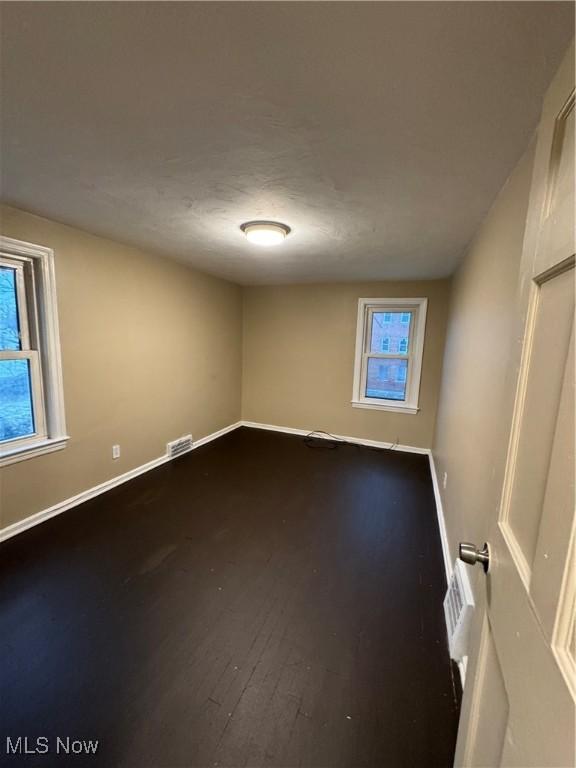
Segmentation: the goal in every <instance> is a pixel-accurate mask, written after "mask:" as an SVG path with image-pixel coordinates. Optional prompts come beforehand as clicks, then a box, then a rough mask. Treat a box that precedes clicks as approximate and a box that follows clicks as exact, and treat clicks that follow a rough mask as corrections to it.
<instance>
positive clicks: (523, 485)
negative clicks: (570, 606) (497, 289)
mask: <svg viewBox="0 0 576 768" xmlns="http://www.w3.org/2000/svg"><path fill="white" fill-rule="evenodd" d="M573 280H574V274H573V270H566V271H564V272H562V273H560V274H559V275H557V276H555V277H553V278H551V279H549V280H547V281H546V282H544V283H543V284H542V285H541V286H538V285H536V286H535V287H534V295H533V298H532V300H533V302H534V303H535V305H536V306H535V307H534V313H533V316H534V319H533V329H532V338H527V339H526V342H525V343H526V344H528V345H530V352H529V354H530V368H529V371H528V374H527V378H526V391H525V394H524V403H523V405H522V408H523V410H524V413H523V417H522V423H521V427H520V430H519V434H518V448H517V454H516V457H515V464H516V466H515V472H514V480H513V483H512V487H511V489H510V498H509V499H508V500H507V504H506V505H505V507H504V508H503V510H502V521H503V522H504V523H505V524H507V535H508V537H510V538H511V539H512V538H513V539H514V545H513V546H514V552H515V554H516V557H517V558H518V567H519V568H520V571H521V574H522V576H523V578H524V580H525V582H526V584H527V585H528V584H529V582H530V578H531V572H532V565H533V561H534V554H535V552H536V547H537V543H538V531H539V528H540V520H541V515H542V512H543V500H544V494H545V490H546V479H547V475H548V471H549V463H550V455H551V452H552V446H553V442H554V435H555V430H556V421H557V416H558V404H559V395H560V392H561V389H562V384H563V381H564V375H565V370H566V358H567V356H568V349H569V343H570V334H571V330H572V321H573V315H574V283H573Z"/></svg>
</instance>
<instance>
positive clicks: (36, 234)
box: [0, 208, 242, 528]
mask: <svg viewBox="0 0 576 768" xmlns="http://www.w3.org/2000/svg"><path fill="white" fill-rule="evenodd" d="M1 232H2V234H4V235H6V236H8V237H13V238H17V239H20V240H27V241H30V242H33V243H38V244H40V245H45V246H48V247H50V248H53V249H54V251H55V262H56V281H57V291H58V309H59V319H60V337H61V344H62V359H63V376H64V395H65V405H66V420H67V427H68V433H69V434H70V435H71V440H70V443H69V446H68V447H67V448H66V449H64V450H62V451H58V452H55V453H51V454H48V455H46V456H40V457H37V458H33V459H29V460H28V461H22V462H20V463H17V464H12V465H9V466H7V467H5V468H3V469H2V470H0V473H1V474H0V528H1V527H5V526H7V525H9V524H11V523H14V522H15V521H17V520H20V519H22V518H24V517H27V516H28V515H31V514H33V513H35V512H38V511H40V510H43V509H46V508H47V507H49V506H51V505H53V504H55V503H56V502H59V501H62V500H64V499H66V498H69V497H70V496H73V495H75V494H77V493H79V492H81V491H84V490H86V489H88V488H91V487H93V486H95V485H97V484H99V483H102V482H103V481H105V480H107V479H109V478H111V477H114V476H116V475H119V474H122V473H123V472H126V471H127V470H129V469H131V468H133V467H137V466H139V465H141V464H144V463H145V462H147V461H150V460H151V459H155V458H157V457H159V456H161V455H162V454H163V453H164V452H165V449H166V442H167V441H168V440H173V439H174V438H177V437H179V436H181V435H184V434H187V433H190V432H191V433H192V434H193V435H194V437H195V438H200V437H203V436H204V435H207V434H209V433H211V432H214V431H216V430H218V429H220V428H221V427H224V426H227V425H228V424H231V423H233V422H236V421H238V420H239V419H240V391H241V387H240V379H241V354H242V343H241V336H242V300H241V291H240V288H239V287H238V286H235V285H232V284H231V283H227V282H225V281H222V280H217V279H215V278H212V277H208V276H206V275H203V274H200V273H198V272H195V271H193V270H192V269H189V268H187V267H186V266H183V265H180V264H178V263H176V262H174V261H170V260H169V259H164V258H159V257H157V256H152V255H150V254H146V253H143V252H141V251H138V250H136V249H134V248H130V247H127V246H123V245H119V244H117V243H114V242H111V241H109V240H105V239H102V238H98V237H94V236H92V235H89V234H86V233H85V232H81V231H79V230H77V229H72V228H70V227H66V226H63V225H61V224H57V223H54V222H51V221H47V220H46V219H42V218H39V217H36V216H32V215H30V214H27V213H24V212H22V211H18V210H15V209H11V208H3V209H1ZM114 443H119V444H120V446H121V450H122V455H121V458H120V459H118V460H116V461H113V460H112V458H111V447H112V445H113V444H114Z"/></svg>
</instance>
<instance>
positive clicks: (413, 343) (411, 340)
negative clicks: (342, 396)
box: [352, 299, 428, 413]
mask: <svg viewBox="0 0 576 768" xmlns="http://www.w3.org/2000/svg"><path fill="white" fill-rule="evenodd" d="M427 306H428V301H427V299H360V300H359V302H358V326H357V333H356V360H355V368H354V391H353V395H352V405H353V406H355V407H357V408H378V409H384V410H394V411H402V412H404V413H417V412H418V396H419V391H420V372H421V369H422V354H423V351H424V331H425V328H426V310H427Z"/></svg>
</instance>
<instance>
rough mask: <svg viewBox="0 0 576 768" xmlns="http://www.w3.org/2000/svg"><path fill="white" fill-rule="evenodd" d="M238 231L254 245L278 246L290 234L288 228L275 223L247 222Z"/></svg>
mask: <svg viewBox="0 0 576 768" xmlns="http://www.w3.org/2000/svg"><path fill="white" fill-rule="evenodd" d="M240 229H241V230H242V232H244V234H245V235H246V237H247V238H248V240H249V241H250V242H251V243H254V244H255V245H280V243H282V242H283V241H284V238H285V237H286V235H287V234H288V233H289V232H290V227H288V226H286V224H280V223H279V222H277V221H247V222H246V224H242V226H241V227H240Z"/></svg>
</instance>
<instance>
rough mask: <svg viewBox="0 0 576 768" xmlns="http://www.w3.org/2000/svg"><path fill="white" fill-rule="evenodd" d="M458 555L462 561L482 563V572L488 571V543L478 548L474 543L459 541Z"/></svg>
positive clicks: (471, 563)
mask: <svg viewBox="0 0 576 768" xmlns="http://www.w3.org/2000/svg"><path fill="white" fill-rule="evenodd" d="M458 557H459V558H460V560H462V562H464V563H468V565H476V563H482V568H484V573H488V568H489V567H490V547H489V545H488V544H486V543H485V544H484V547H483V548H482V549H478V547H477V546H476V545H475V544H470V543H469V542H467V541H461V542H460V545H459V547H458Z"/></svg>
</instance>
